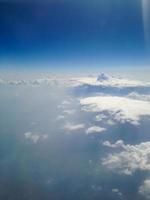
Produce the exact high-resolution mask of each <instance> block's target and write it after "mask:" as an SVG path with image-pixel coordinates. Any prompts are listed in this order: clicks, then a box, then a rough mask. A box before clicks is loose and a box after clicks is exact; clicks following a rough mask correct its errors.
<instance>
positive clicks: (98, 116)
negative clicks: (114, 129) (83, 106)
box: [95, 114, 107, 122]
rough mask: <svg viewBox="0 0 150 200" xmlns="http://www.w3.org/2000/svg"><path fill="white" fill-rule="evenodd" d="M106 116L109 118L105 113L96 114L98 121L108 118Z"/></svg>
mask: <svg viewBox="0 0 150 200" xmlns="http://www.w3.org/2000/svg"><path fill="white" fill-rule="evenodd" d="M106 118H107V116H105V115H104V114H100V115H96V117H95V120H96V121H97V122H100V121H102V120H103V119H106Z"/></svg>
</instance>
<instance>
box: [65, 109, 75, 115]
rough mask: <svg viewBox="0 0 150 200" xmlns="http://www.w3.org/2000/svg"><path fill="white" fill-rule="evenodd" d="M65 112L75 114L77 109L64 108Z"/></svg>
mask: <svg viewBox="0 0 150 200" xmlns="http://www.w3.org/2000/svg"><path fill="white" fill-rule="evenodd" d="M63 112H64V113H66V114H68V115H72V114H74V113H75V112H76V111H75V109H71V110H64V111H63Z"/></svg>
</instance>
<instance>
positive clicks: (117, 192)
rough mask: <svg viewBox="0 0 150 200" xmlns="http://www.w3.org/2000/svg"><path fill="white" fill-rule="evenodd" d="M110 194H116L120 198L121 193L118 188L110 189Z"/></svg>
mask: <svg viewBox="0 0 150 200" xmlns="http://www.w3.org/2000/svg"><path fill="white" fill-rule="evenodd" d="M112 192H113V193H116V194H117V195H118V196H120V197H121V196H122V193H121V192H120V191H119V189H118V188H113V189H112Z"/></svg>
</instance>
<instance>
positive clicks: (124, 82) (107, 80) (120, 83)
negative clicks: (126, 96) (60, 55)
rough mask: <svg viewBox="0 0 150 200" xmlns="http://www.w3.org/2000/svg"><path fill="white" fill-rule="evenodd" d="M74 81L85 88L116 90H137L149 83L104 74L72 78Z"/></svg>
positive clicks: (149, 84) (149, 85)
mask: <svg viewBox="0 0 150 200" xmlns="http://www.w3.org/2000/svg"><path fill="white" fill-rule="evenodd" d="M73 80H74V81H76V82H78V84H76V85H80V86H83V85H87V86H99V87H100V86H102V87H116V88H129V87H132V88H137V87H147V88H149V87H150V83H145V82H142V81H137V80H130V79H125V78H122V77H114V76H111V75H107V74H104V73H101V74H99V75H98V76H91V77H79V78H76V79H75V78H74V79H73Z"/></svg>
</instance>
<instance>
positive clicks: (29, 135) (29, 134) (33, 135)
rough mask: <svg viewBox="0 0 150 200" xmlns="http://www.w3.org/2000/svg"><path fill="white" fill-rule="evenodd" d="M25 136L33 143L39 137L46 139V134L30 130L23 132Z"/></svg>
mask: <svg viewBox="0 0 150 200" xmlns="http://www.w3.org/2000/svg"><path fill="white" fill-rule="evenodd" d="M24 136H25V138H27V139H29V140H31V141H32V142H33V143H37V142H38V140H39V139H47V138H48V135H47V134H42V135H41V134H37V133H32V132H26V133H25V134H24Z"/></svg>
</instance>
